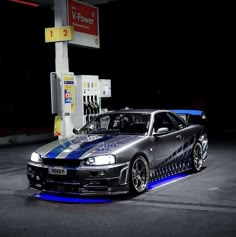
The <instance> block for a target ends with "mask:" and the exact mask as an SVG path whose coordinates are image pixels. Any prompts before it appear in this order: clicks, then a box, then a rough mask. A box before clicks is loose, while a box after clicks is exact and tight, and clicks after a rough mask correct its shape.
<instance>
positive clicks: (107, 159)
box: [85, 155, 116, 165]
mask: <svg viewBox="0 0 236 237" xmlns="http://www.w3.org/2000/svg"><path fill="white" fill-rule="evenodd" d="M115 162H116V159H115V156H113V155H107V156H94V157H89V158H88V159H87V161H86V162H85V164H86V165H112V164H115Z"/></svg>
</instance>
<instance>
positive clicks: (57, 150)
mask: <svg viewBox="0 0 236 237" xmlns="http://www.w3.org/2000/svg"><path fill="white" fill-rule="evenodd" d="M70 145H71V142H69V141H67V142H65V143H64V144H62V145H59V146H57V147H55V148H54V149H53V150H51V151H49V152H48V153H47V154H46V156H45V157H46V158H51V159H53V158H56V157H57V156H58V155H59V154H60V153H61V152H63V151H64V150H65V149H66V148H68V147H69V146H70Z"/></svg>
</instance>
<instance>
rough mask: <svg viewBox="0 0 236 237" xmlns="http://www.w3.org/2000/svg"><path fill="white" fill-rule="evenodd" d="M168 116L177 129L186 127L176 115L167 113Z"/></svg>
mask: <svg viewBox="0 0 236 237" xmlns="http://www.w3.org/2000/svg"><path fill="white" fill-rule="evenodd" d="M168 116H169V117H170V119H171V121H172V123H173V124H174V126H175V127H176V129H177V130H180V129H182V128H185V127H186V124H185V123H184V122H183V121H182V120H181V119H180V118H178V117H177V116H175V115H173V114H170V113H168Z"/></svg>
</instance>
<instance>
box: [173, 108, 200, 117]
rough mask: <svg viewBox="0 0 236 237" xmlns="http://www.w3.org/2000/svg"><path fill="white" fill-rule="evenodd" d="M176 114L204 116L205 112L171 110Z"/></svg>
mask: <svg viewBox="0 0 236 237" xmlns="http://www.w3.org/2000/svg"><path fill="white" fill-rule="evenodd" d="M170 111H172V112H174V113H176V114H189V115H199V116H200V115H202V114H203V113H204V111H202V110H195V109H171V110H170Z"/></svg>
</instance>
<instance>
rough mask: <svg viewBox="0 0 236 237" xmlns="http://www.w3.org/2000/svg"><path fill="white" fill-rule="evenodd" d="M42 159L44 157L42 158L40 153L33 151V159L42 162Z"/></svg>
mask: <svg viewBox="0 0 236 237" xmlns="http://www.w3.org/2000/svg"><path fill="white" fill-rule="evenodd" d="M41 160H42V159H41V156H40V155H39V154H38V153H36V152H33V153H32V154H31V161H33V162H36V163H40V162H41Z"/></svg>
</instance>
